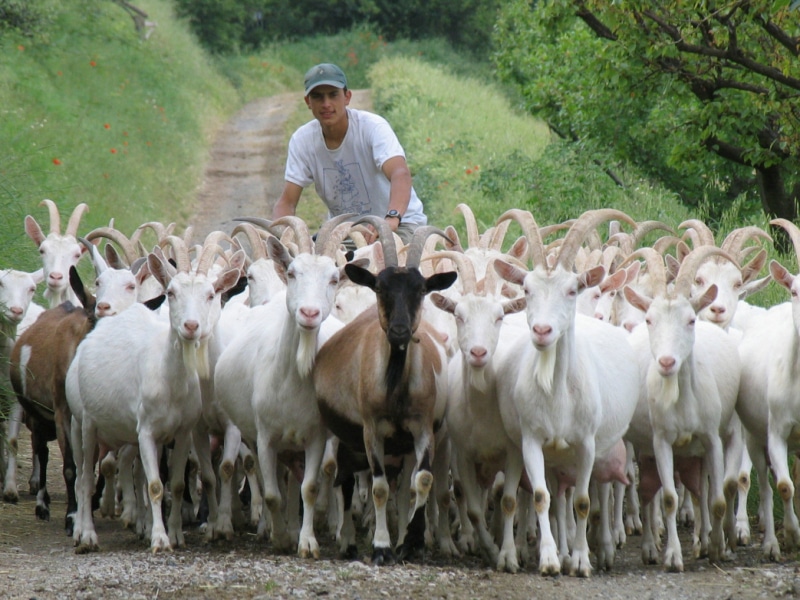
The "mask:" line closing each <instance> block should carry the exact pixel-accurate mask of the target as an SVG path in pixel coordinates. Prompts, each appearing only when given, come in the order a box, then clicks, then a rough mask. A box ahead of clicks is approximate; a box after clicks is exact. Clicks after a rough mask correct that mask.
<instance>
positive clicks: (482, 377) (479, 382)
mask: <svg viewBox="0 0 800 600" xmlns="http://www.w3.org/2000/svg"><path fill="white" fill-rule="evenodd" d="M469 384H470V385H471V386H472V387H474V388H475V389H476V390H477V391H479V392H481V393H484V392H486V388H487V384H486V368H485V367H481V368H475V367H470V368H469Z"/></svg>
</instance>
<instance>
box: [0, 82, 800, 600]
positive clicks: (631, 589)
mask: <svg viewBox="0 0 800 600" xmlns="http://www.w3.org/2000/svg"><path fill="white" fill-rule="evenodd" d="M368 102H369V96H368V94H365V93H359V94H357V95H356V101H355V102H354V105H355V104H359V105H363V104H368ZM297 107H298V99H297V97H296V95H288V96H277V97H274V98H267V99H263V100H258V101H256V102H253V103H251V104H249V105H248V106H246V107H244V108H243V109H242V111H240V112H239V113H238V114H237V115H235V116H234V117H233V119H231V121H230V122H229V123H228V124H227V125H226V127H225V128H223V129H222V130H221V131H220V133H219V136H218V138H217V140H216V142H215V144H214V149H213V152H212V154H211V157H210V161H209V165H208V168H207V171H206V179H205V183H204V186H203V188H202V189H201V191H200V192H199V195H198V205H197V212H196V215H195V217H194V218H193V219H192V221H191V224H192V225H194V226H195V229H196V232H197V233H198V234H200V235H204V234H205V233H207V232H208V231H210V230H211V229H223V230H225V231H230V230H231V229H232V227H233V226H232V225H231V219H232V218H234V217H237V216H243V215H257V216H265V217H268V216H269V214H270V206H271V204H270V203H271V202H272V201H274V199H275V198H277V196H278V194H279V193H280V189H281V186H282V182H283V162H284V157H285V151H286V150H285V139H286V133H285V123H286V119H287V118H288V116H289V115H290V114H291V111H293V110H295V109H297ZM29 447H30V446H29V443H28V441H27V438H25V439H23V442H22V448H23V460H22V461H21V463H22V464H21V466H20V477H19V481H20V484H21V485H20V491H21V492H23V493H22V495H21V500H20V502H19V504H16V505H11V504H4V503H0V598H14V599H17V598H19V599H22V598H41V599H50V598H59V599H60V598H86V599H89V598H91V599H100V598H142V599H151V598H153V599H154V598H231V599H233V598H315V597H324V598H361V599H371V598H383V597H388V598H450V599H454V600H466V599H468V598H481V599H483V598H499V599H503V600H505V599H515V598H532V597H548V598H574V599H580V600H586V599H588V598H639V599H641V600H645V599H647V600H649V599H665V600H676V599H678V598H720V599H727V598H730V599H740V598H741V599H750V598H781V597H792V596H797V595H800V563H798V562H797V561H796V559H795V558H796V556H795V554H793V553H791V552H787V553H786V555H787V559H786V560H785V562H783V563H781V564H775V563H762V562H761V560H760V553H759V551H758V548H757V547H756V546H751V547H749V548H743V549H740V550H739V551H738V552H737V554H736V556H735V558H734V559H733V560H732V561H730V562H726V563H723V564H721V565H712V564H710V563H709V562H708V561H707V560H697V561H695V560H692V559H691V557H690V556H689V550H688V542H687V541H686V538H687V536H688V531H686V530H684V531H683V532H682V535H683V537H684V548H685V551H684V560H685V563H686V572H685V573H683V574H666V573H664V572H663V571H662V569H661V567H660V566H656V565H653V566H643V565H642V562H641V559H640V558H639V557H640V540H641V538H639V537H631V538H629V539H628V543H627V544H626V546H625V547H624V548H623V549H622V550H621V551H620V552H619V554H618V557H617V561H616V564H615V568H614V570H613V571H612V572H610V573H599V572H598V573H595V574H594V575H593V576H592V577H591V578H590V579H575V578H570V577H558V578H542V577H540V576H539V575H538V574H537V571H536V568H535V565H533V564H528V565H526V566H525V568H524V569H523V570H522V572H520V573H518V574H516V575H510V574H505V573H498V572H496V571H494V570H493V569H492V568H491V567H490V566H489V565H486V564H485V563H484V562H483V561H482V560H481V559H479V558H475V557H462V558H447V557H442V556H440V555H439V554H438V553H437V552H435V551H431V552H428V553H427V554H426V555H425V556H424V557H423V558H422V559H421V560H420V561H419V562H416V563H410V564H404V565H398V566H395V567H389V568H375V567H372V566H369V565H368V564H367V563H366V562H364V561H354V562H348V561H344V560H340V559H338V558H337V557H336V553H335V548H334V544H333V541H332V539H331V537H330V536H329V535H328V534H327V533H326V532H322V533H320V535H319V539H320V543H321V546H322V552H323V558H322V559H320V560H318V561H312V560H302V559H299V558H297V557H295V556H280V555H276V554H274V553H273V552H272V549H271V546H270V545H269V543H267V542H264V541H261V540H258V539H256V537H255V536H254V535H252V534H243V535H241V536H239V537H237V538H236V539H234V540H233V541H231V542H215V543H211V544H207V543H205V542H204V541H203V537H202V535H201V534H200V533H199V532H198V531H197V530H196V529H195V528H193V527H188V528H187V529H186V540H187V547H186V548H185V549H180V550H177V551H175V552H172V553H167V554H159V555H153V554H151V553H150V552H149V550H148V544H147V543H146V542H145V541H143V540H139V539H138V538H137V537H136V535H135V534H134V533H133V532H131V531H124V530H122V526H121V524H120V523H119V522H118V521H116V520H110V519H102V518H99V517H98V518H97V528H98V536H99V539H100V545H101V550H100V552H97V553H93V554H87V555H76V554H75V553H74V552H73V546H72V542H71V540H70V539H68V538H67V537H66V536H65V535H64V531H63V516H64V510H65V496H64V486H63V480H62V479H61V476H60V460H59V457H58V448H57V446H56V445H55V444H52V445H51V463H50V471H49V472H50V477H49V480H50V486H49V488H50V493H51V495H52V497H53V503H52V507H51V510H52V515H53V518H52V520H51V521H49V522H42V521H37V520H36V519H35V517H34V505H35V503H34V499H33V497H32V496H29V495H28V494H27V493H25V492H26V491H27V478H28V475H29V473H30V454H29ZM23 483H24V484H25V486H23V485H22V484H23ZM360 549H361V551H362V553H363V554H364V555H366V554H367V553H368V543H367V541H366V540H364V541H363V544H362V546H361V548H360ZM531 551H532V552H533V549H531Z"/></svg>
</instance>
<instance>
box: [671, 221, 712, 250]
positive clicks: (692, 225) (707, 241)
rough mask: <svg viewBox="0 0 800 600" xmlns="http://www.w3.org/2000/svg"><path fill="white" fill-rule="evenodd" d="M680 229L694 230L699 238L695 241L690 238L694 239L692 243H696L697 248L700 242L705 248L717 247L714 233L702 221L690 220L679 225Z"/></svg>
mask: <svg viewBox="0 0 800 600" xmlns="http://www.w3.org/2000/svg"><path fill="white" fill-rule="evenodd" d="M678 229H693V230H694V231H695V232H696V233H697V238H696V239H695V238H694V237H692V236H691V235H690V237H692V242H695V246H697V242H698V241H699V242H700V245H703V246H716V245H717V242H716V241H714V233H713V232H712V231H711V229H709V228H708V225H706V224H705V223H703V221H701V220H700V219H688V220H686V221H684V222H683V223H681V224H680V225H678ZM687 233H688V232H687Z"/></svg>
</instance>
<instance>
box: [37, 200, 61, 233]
mask: <svg viewBox="0 0 800 600" xmlns="http://www.w3.org/2000/svg"><path fill="white" fill-rule="evenodd" d="M42 205H45V206H46V207H47V211H48V212H49V213H50V233H55V234H56V235H61V215H60V214H59V212H58V207H57V206H56V203H55V202H53V201H52V200H50V199H48V198H45V199H44V200H42V201H41V202H39V206H42Z"/></svg>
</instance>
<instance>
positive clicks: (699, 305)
mask: <svg viewBox="0 0 800 600" xmlns="http://www.w3.org/2000/svg"><path fill="white" fill-rule="evenodd" d="M718 291H719V288H717V284H715V283H712V284H711V285H710V286H708V289H707V290H706V291H705V292H703V294H702V295H700V296H698V297H697V298H692V299H691V300H690V301H689V302H690V303H691V305H692V308H694V312H696V313H699V312H700V311H701V310H703V309H704V308H706V307H707V306H709V305H710V304H711V303H712V302H713V301H714V300H715V299H716V298H717V292H718Z"/></svg>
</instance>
